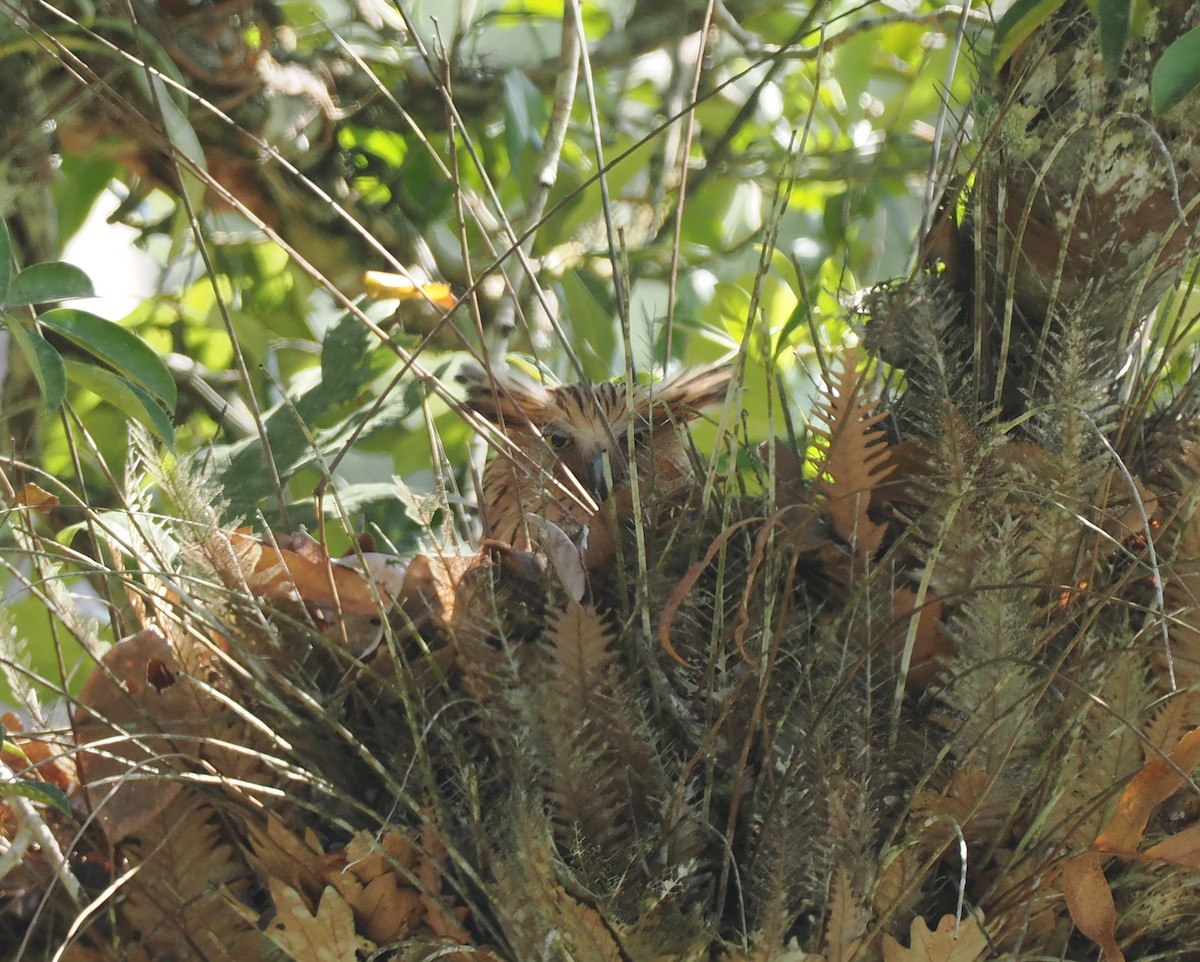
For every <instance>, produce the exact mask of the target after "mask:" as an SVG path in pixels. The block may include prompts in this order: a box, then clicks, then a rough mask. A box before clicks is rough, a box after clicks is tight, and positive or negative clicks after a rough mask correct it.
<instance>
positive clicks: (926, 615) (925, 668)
mask: <svg viewBox="0 0 1200 962" xmlns="http://www.w3.org/2000/svg"><path fill="white" fill-rule="evenodd" d="M916 604H917V593H916V592H915V591H913V590H912V588H904V587H902V588H897V589H896V594H895V595H894V596H893V598H892V619H893V620H892V625H893V627H892V630H890V631H889V632H888V635H887V641H888V646H889V648H891V649H893V650H895V649H897V648H899V649H902V648H903V647H904V645H905V644H906V642H907V640H908V631H909V625H910V622H911V620H912V617H913V614H914V612H915V611H916ZM944 609H945V605H944V604H943V603H942V599H941V598H939V597H938V596H937V595H935V594H933V593H932V592H930V593H929V594H927V595H926V596H925V604H924V605H922V606H921V611H920V613H919V614H917V631H916V637H915V638H914V639H913V648H912V660H911V661H910V662H909V665H908V685H909V687H910V688H911V689H915V690H917V691H924V690H925V689H926V688H927V687H928V686H929V684H930V682H932V681H933V679H934V678H936V677H937V674H938V672H939V671H940V670H941V662H940V661H939V659H940V658H942V657H943V656H946V655H950V654H953V653H954V641H953V639H952V638H951V637H950V636H949V635H948V634H947V633H946V632H943V631H942V630H941V623H942V612H943V610H944Z"/></svg>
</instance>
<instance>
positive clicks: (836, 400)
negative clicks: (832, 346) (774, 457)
mask: <svg viewBox="0 0 1200 962" xmlns="http://www.w3.org/2000/svg"><path fill="white" fill-rule="evenodd" d="M859 363H860V358H859V354H858V353H857V352H855V351H852V352H850V353H849V354H848V355H847V356H846V357H845V358H844V359H843V361H842V370H841V372H840V373H839V374H837V375H834V376H833V378H832V379H831V380H830V382H829V384H828V386H827V389H826V391H825V393H824V395H823V396H822V397H821V399H820V400H819V401H818V402H817V405H816V409H815V411H814V424H813V433H814V434H816V435H817V436H818V437H820V438H822V439H823V440H824V450H823V451H822V453H821V455H820V456H819V458H818V464H817V467H818V471H819V474H818V477H817V480H816V482H815V483H814V485H813V501H814V503H815V504H818V505H819V506H820V507H821V508H822V509H823V510H824V511H825V512H826V514H827V515H828V517H829V521H830V524H831V526H832V527H833V530H834V531H835V532H836V533H837V535H838V536H839V537H840V538H841V539H842V540H843V541H845V542H846V543H847V544H849V545H851V546H852V547H853V548H854V550H855V551H856V552H857V553H858V554H859V555H860V556H862V557H870V556H871V555H873V554H874V553H875V552H876V551H878V550H879V547H880V545H882V543H883V537H884V535H885V534H886V532H887V526H886V525H883V524H879V523H877V522H875V521H874V520H872V519H871V517H870V515H869V514H868V511H867V509H868V508H869V507H870V504H871V495H872V493H873V492H874V491H875V489H876V488H878V487H879V485H880V484H882V483H883V482H884V481H885V480H886V479H887V477H888V475H890V474H891V473H892V472H893V471H894V470H895V465H894V464H892V463H891V461H890V459H889V456H888V445H887V440H886V439H885V437H884V433H883V429H882V427H881V426H880V425H881V423H882V421H883V420H884V418H886V417H887V412H886V411H882V410H880V409H879V400H878V399H877V398H869V397H867V396H866V390H865V388H866V386H865V377H864V372H863V371H860V370H859Z"/></svg>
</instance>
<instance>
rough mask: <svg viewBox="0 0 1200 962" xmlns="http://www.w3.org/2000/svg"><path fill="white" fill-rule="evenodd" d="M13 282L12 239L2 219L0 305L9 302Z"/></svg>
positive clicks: (0, 231) (0, 220)
mask: <svg viewBox="0 0 1200 962" xmlns="http://www.w3.org/2000/svg"><path fill="white" fill-rule="evenodd" d="M10 280H12V239H11V238H10V237H9V236H8V224H6V223H4V218H3V217H0V304H6V303H7V302H8V284H9V281H10Z"/></svg>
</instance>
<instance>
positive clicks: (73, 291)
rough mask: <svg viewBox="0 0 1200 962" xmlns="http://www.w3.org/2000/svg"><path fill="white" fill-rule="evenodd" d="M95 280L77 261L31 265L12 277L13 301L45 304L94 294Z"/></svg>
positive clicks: (11, 298)
mask: <svg viewBox="0 0 1200 962" xmlns="http://www.w3.org/2000/svg"><path fill="white" fill-rule="evenodd" d="M95 293H96V292H95V291H94V290H93V289H92V281H91V279H90V278H89V277H88V276H87V274H85V273H84V272H83V271H81V270H80V269H79V268H78V267H76V266H75V265H74V264H68V263H66V262H65V261H46V262H45V263H44V264H30V265H29V266H28V267H26V268H25V270H23V271H21V272H20V273H19V274H18V275H17V276H16V277H14V278H13V279H12V282H11V284H9V288H8V299H7V303H9V304H44V303H46V302H47V301H66V300H70V299H71V298H74V297H94V296H95Z"/></svg>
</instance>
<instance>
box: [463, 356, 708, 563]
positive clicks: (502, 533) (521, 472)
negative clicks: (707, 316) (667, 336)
mask: <svg viewBox="0 0 1200 962" xmlns="http://www.w3.org/2000/svg"><path fill="white" fill-rule="evenodd" d="M730 374H731V372H730V369H729V368H728V367H726V366H715V367H707V368H700V369H697V370H693V371H683V372H680V373H679V374H677V375H675V376H673V377H670V378H668V379H666V380H664V381H660V382H659V383H657V384H652V385H636V386H635V387H634V388H633V390H632V392H631V391H630V390H629V389H628V386H627V384H626V383H624V382H620V383H617V384H612V383H608V382H602V383H600V384H594V385H592V393H593V394H594V396H595V403H593V402H592V400H591V398H590V397H589V394H588V391H587V387H586V385H583V384H562V385H558V386H555V387H544V386H542V385H540V384H535V383H533V382H531V381H528V380H525V379H523V378H518V377H516V376H514V375H512V374H508V373H505V374H496V375H493V376H491V377H489V375H488V374H487V373H485V372H484V371H482V370H480V369H479V368H476V367H469V368H466V369H464V370H463V372H462V373H461V374H459V377H458V379H459V381H461V382H462V383H463V384H465V385H466V386H467V405H468V406H469V407H470V408H471V409H472V410H474V411H475V412H476V413H478V414H480V415H481V416H482V417H484V418H486V419H487V420H488V421H490V422H492V423H493V424H495V425H496V426H497V427H498V428H499V429H500V431H501V432H503V434H504V435H505V436H506V437H507V438H508V439H509V440H510V441H512V442H513V447H514V448H515V450H514V451H513V452H511V453H510V452H508V451H501V452H498V453H497V454H496V455H495V457H493V459H492V460H491V461H490V462H489V463H488V465H487V467H486V468H485V469H484V472H483V505H482V510H483V515H484V525H485V531H487V533H489V534H490V536H491V537H493V538H495V539H496V540H498V541H503V542H505V543H507V544H511V545H513V546H515V547H519V548H527V547H529V545H530V540H531V539H530V530H529V524H528V518H529V517H530V516H537V517H540V518H544V519H545V520H547V521H551V522H553V523H554V524H556V525H558V526H559V527H560V528H563V529H564V530H567V531H568V532H571V531H574V530H578V529H579V528H580V527H581V526H583V525H585V524H588V523H590V521H591V520H592V518H593V517H594V515H595V513H596V511H597V508H598V507H599V505H601V504H603V503H604V502H605V501H607V500H608V498H609V495H610V494H614V493H615V494H617V495H620V494H621V492H622V491H623V490H627V489H628V483H629V477H630V470H629V463H628V462H629V457H628V454H629V447H628V429H629V425H630V422H631V421H632V423H633V453H634V457H635V459H636V467H637V478H638V485H639V491H640V492H641V495H642V499H643V500H644V501H646V502H647V503H652V502H653V500H654V499H655V498H656V497H661V496H662V495H664V494H666V493H668V492H673V491H678V490H680V488H682V487H688V486H690V485H691V482H692V463H691V458H690V457H689V454H688V449H687V445H686V443H685V438H684V435H683V431H684V430H685V425H686V424H687V423H688V422H689V421H691V420H693V419H694V418H695V417H696V416H697V415H699V414H700V412H701V410H702V409H703V408H704V407H706V406H708V405H711V404H714V403H716V402H718V401H721V400H722V399H723V398H724V397H725V389H726V387H727V386H728V384H729V379H730ZM610 481H611V487H610Z"/></svg>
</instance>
